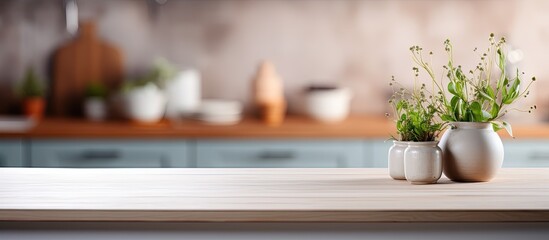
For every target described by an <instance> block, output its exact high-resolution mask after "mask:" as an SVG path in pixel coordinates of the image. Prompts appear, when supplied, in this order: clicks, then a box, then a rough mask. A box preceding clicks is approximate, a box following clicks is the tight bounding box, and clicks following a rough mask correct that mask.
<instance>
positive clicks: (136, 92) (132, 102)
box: [124, 84, 166, 122]
mask: <svg viewBox="0 0 549 240" xmlns="http://www.w3.org/2000/svg"><path fill="white" fill-rule="evenodd" d="M124 100H125V101H124V102H125V106H126V115H127V116H128V118H130V119H132V120H135V121H139V122H158V121H160V120H161V119H162V118H163V117H164V112H165V110H166V96H165V95H164V93H163V92H162V91H161V90H160V89H159V88H158V87H157V86H156V85H154V84H148V85H146V86H143V87H137V88H134V89H132V90H130V91H128V92H127V93H125V95H124Z"/></svg>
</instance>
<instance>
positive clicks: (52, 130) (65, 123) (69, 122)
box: [0, 116, 394, 139]
mask: <svg viewBox="0 0 549 240" xmlns="http://www.w3.org/2000/svg"><path fill="white" fill-rule="evenodd" d="M393 125H394V124H393V123H392V122H391V121H389V120H388V119H386V118H384V117H372V116H355V117H350V118H348V119H347V120H345V121H343V122H340V123H335V124H327V123H321V122H317V121H313V120H311V119H309V118H306V117H302V116H290V117H287V118H286V120H285V121H284V124H282V125H280V126H277V127H270V126H267V125H265V124H263V123H262V122H261V121H259V120H257V119H254V118H246V119H244V120H243V121H242V122H240V123H238V124H236V125H229V126H222V125H208V124H204V123H200V122H197V121H190V120H187V121H181V122H175V123H174V122H168V121H165V122H161V123H158V124H152V125H144V124H136V123H131V122H127V121H107V122H90V121H86V120H83V119H45V120H43V121H42V122H41V123H40V124H38V125H37V126H36V127H35V128H34V129H32V130H31V131H29V132H27V133H0V137H3V138H11V137H30V138H383V139H388V138H389V137H390V134H391V132H393V131H394V126H393Z"/></svg>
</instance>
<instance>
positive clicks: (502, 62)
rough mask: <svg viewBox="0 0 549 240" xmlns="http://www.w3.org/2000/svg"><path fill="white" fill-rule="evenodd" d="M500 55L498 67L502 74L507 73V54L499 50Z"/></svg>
mask: <svg viewBox="0 0 549 240" xmlns="http://www.w3.org/2000/svg"><path fill="white" fill-rule="evenodd" d="M497 54H498V67H499V69H500V70H501V71H502V72H505V54H503V52H502V51H501V48H498V50H497Z"/></svg>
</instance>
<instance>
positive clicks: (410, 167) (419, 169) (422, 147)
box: [404, 141, 442, 184]
mask: <svg viewBox="0 0 549 240" xmlns="http://www.w3.org/2000/svg"><path fill="white" fill-rule="evenodd" d="M437 144H438V142H436V141H433V142H408V148H406V150H405V151H404V174H405V176H406V180H408V182H410V183H412V184H430V183H436V182H437V181H438V179H439V178H440V176H441V175H442V150H441V149H440V148H439V147H438V145H437Z"/></svg>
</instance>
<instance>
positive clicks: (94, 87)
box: [85, 81, 108, 99]
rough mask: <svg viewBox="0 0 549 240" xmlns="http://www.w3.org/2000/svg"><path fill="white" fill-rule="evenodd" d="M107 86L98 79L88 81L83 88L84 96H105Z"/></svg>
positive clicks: (102, 97)
mask: <svg viewBox="0 0 549 240" xmlns="http://www.w3.org/2000/svg"><path fill="white" fill-rule="evenodd" d="M107 93H108V92H107V88H106V87H105V85H104V84H103V83H101V82H98V81H92V82H90V83H88V85H87V86H86V90H85V95H86V98H101V99H104V98H106V97H107Z"/></svg>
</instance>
